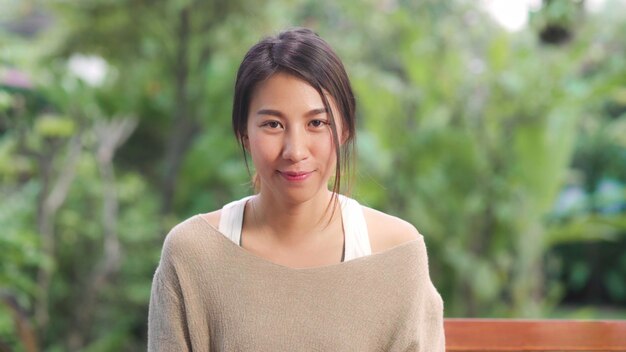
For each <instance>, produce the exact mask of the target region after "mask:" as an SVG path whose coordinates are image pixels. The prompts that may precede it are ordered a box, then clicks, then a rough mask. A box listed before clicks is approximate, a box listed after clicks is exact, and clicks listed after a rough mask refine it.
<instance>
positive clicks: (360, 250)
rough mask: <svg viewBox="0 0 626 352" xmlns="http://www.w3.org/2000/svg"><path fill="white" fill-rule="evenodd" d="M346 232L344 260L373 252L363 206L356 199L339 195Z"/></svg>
mask: <svg viewBox="0 0 626 352" xmlns="http://www.w3.org/2000/svg"><path fill="white" fill-rule="evenodd" d="M339 202H340V204H341V218H342V220H343V232H344V246H345V250H344V259H343V260H344V261H346V262H347V261H348V260H352V259H355V258H359V257H364V256H367V255H370V254H372V247H371V246H370V238H369V234H368V231H367V223H366V222H365V216H364V215H363V208H362V207H361V205H360V204H359V203H358V202H357V201H356V200H354V199H351V198H348V197H346V196H343V195H339Z"/></svg>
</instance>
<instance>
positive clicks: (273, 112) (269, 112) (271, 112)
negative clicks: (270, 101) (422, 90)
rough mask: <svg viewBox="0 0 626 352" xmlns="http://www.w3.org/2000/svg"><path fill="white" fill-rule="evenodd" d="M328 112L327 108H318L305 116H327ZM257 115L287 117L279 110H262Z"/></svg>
mask: <svg viewBox="0 0 626 352" xmlns="http://www.w3.org/2000/svg"><path fill="white" fill-rule="evenodd" d="M327 111H328V110H326V108H317V109H312V110H309V111H308V112H307V113H306V114H305V116H315V115H319V114H325V113H326V112H327ZM256 114H257V115H271V116H276V117H285V115H284V114H283V113H282V112H280V111H278V110H273V109H261V110H259V111H257V112H256Z"/></svg>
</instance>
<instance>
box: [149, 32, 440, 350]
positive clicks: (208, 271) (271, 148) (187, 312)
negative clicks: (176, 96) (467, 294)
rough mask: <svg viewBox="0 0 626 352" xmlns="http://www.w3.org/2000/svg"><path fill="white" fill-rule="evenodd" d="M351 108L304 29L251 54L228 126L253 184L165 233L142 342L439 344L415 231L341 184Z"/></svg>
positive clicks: (327, 52)
mask: <svg viewBox="0 0 626 352" xmlns="http://www.w3.org/2000/svg"><path fill="white" fill-rule="evenodd" d="M354 112H355V101H354V97H353V94H352V90H351V87H350V83H349V80H348V77H347V75H346V72H345V70H344V67H343V65H342V63H341V61H340V60H339V58H338V57H337V55H336V54H335V53H334V52H333V50H332V49H331V48H330V47H329V46H328V44H327V43H326V42H325V41H323V40H322V39H321V38H320V37H319V36H317V35H316V34H315V33H313V32H312V31H310V30H308V29H302V28H299V29H293V30H288V31H285V32H283V33H281V34H279V35H278V36H276V37H271V38H267V39H264V40H262V41H261V42H259V43H258V44H256V45H255V46H253V47H252V48H251V49H250V50H249V51H248V53H247V54H246V56H245V57H244V59H243V62H242V63H241V66H240V68H239V71H238V73H237V81H236V84H235V96H234V104H233V127H234V130H235V134H236V136H237V138H238V140H239V141H240V143H241V145H242V148H243V150H244V154H249V155H250V157H251V159H252V163H253V165H254V169H255V171H256V174H255V177H254V184H255V188H256V191H257V193H256V194H255V195H253V196H250V197H247V198H244V199H241V200H238V201H235V202H232V203H230V204H227V205H226V206H224V207H223V208H222V209H220V210H217V211H214V212H211V213H207V214H201V215H197V216H194V217H192V218H190V219H188V220H186V221H184V222H183V223H181V224H179V225H178V226H176V227H175V228H174V229H173V230H172V231H171V232H170V234H169V235H168V236H167V238H166V240H165V244H164V248H163V253H162V257H161V261H160V264H159V267H158V268H157V271H156V274H155V277H154V281H153V286H152V295H151V300H150V316H149V325H148V326H149V331H148V340H149V341H148V349H149V350H150V351H187V350H188V351H192V350H193V351H296V350H300V351H301V350H304V351H429V352H430V351H443V350H444V335H443V304H442V301H441V298H440V296H439V294H438V293H437V291H436V289H435V288H434V286H433V285H432V283H431V281H430V277H429V274H428V262H427V256H426V249H425V246H424V241H423V238H422V236H421V235H420V234H419V233H418V232H417V230H416V229H415V228H414V227H413V226H412V225H410V224H409V223H407V222H405V221H403V220H400V219H398V218H396V217H393V216H390V215H387V214H384V213H381V212H379V211H376V210H373V209H370V208H367V207H364V206H361V205H359V204H358V203H357V202H356V201H355V200H353V199H350V198H348V197H346V196H343V195H339V193H338V192H339V185H340V181H341V179H342V177H343V176H344V175H343V173H342V172H341V171H342V170H346V169H347V166H348V165H347V164H348V163H347V162H348V160H349V157H350V151H351V149H353V143H354V137H355V114H354ZM331 181H332V185H333V186H332V189H329V184H330V183H331Z"/></svg>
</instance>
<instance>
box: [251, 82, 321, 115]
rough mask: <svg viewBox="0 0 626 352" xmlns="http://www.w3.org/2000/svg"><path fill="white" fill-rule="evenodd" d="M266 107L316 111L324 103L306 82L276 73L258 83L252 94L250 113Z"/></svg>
mask: <svg viewBox="0 0 626 352" xmlns="http://www.w3.org/2000/svg"><path fill="white" fill-rule="evenodd" d="M329 100H331V99H329ZM331 104H332V103H331ZM268 107H272V108H283V109H293V110H298V109H318V108H323V107H324V102H323V100H322V98H321V96H320V94H319V93H318V92H317V90H316V89H315V88H313V86H311V85H310V84H309V83H308V82H307V81H305V80H303V79H301V78H299V77H297V76H294V75H291V74H287V73H283V72H278V73H275V74H273V75H271V76H270V77H269V78H268V79H266V80H264V81H262V82H260V83H259V84H258V85H257V86H256V87H255V88H254V91H253V92H252V98H251V101H250V112H251V113H254V112H255V110H257V109H263V108H268Z"/></svg>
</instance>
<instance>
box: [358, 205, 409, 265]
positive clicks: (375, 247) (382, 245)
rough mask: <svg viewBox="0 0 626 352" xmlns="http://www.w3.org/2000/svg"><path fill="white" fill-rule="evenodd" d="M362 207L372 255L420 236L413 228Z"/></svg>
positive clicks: (393, 217) (407, 223) (404, 222)
mask: <svg viewBox="0 0 626 352" xmlns="http://www.w3.org/2000/svg"><path fill="white" fill-rule="evenodd" d="M362 207H363V215H364V216H365V222H366V223H367V231H368V232H369V237H370V245H371V247H372V253H377V252H382V251H384V250H386V249H389V248H393V247H396V246H398V245H401V244H403V243H406V242H410V241H413V240H416V239H418V238H419V237H420V236H421V235H420V233H419V231H417V229H416V228H415V226H413V225H411V224H410V223H409V222H407V221H404V220H402V219H400V218H398V217H395V216H393V215H389V214H385V213H383V212H381V211H378V210H376V209H372V208H368V207H366V206H362Z"/></svg>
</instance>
